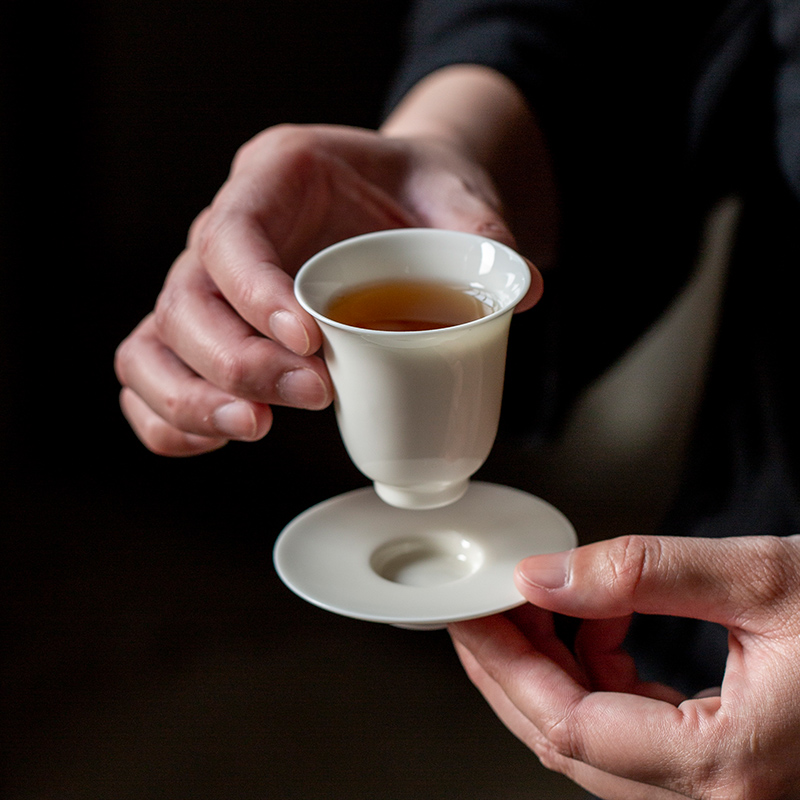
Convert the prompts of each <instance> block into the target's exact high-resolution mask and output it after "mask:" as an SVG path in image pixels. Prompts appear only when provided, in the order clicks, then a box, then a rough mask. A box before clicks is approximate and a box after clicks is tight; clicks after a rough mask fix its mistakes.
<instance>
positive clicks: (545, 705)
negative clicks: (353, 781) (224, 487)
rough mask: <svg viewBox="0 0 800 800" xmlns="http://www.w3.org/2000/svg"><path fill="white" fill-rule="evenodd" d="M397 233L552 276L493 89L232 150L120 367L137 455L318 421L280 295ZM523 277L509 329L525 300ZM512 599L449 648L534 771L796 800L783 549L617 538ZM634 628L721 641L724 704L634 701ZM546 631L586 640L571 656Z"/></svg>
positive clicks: (780, 542) (662, 690)
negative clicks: (516, 254) (694, 626)
mask: <svg viewBox="0 0 800 800" xmlns="http://www.w3.org/2000/svg"><path fill="white" fill-rule="evenodd" d="M520 220H525V224H524V225H521V224H520V222H519V221H520ZM403 226H431V227H441V228H450V229H455V230H463V231H471V232H475V233H481V234H484V235H489V236H492V237H493V238H495V239H498V240H499V241H502V242H505V243H507V244H509V245H512V246H516V247H517V248H518V249H521V251H522V252H523V253H525V254H526V255H527V256H528V257H529V258H531V259H532V262H533V263H536V264H537V266H539V267H540V268H542V269H544V270H546V269H547V268H548V267H549V266H550V264H551V263H552V262H553V261H554V260H555V257H556V255H557V245H558V201H557V193H556V191H555V187H554V181H553V177H552V172H551V169H550V161H549V158H548V154H547V147H546V143H545V141H544V138H543V136H542V134H541V132H540V130H539V128H538V126H537V123H536V119H535V117H534V115H533V114H532V112H531V110H530V109H529V108H528V107H527V105H526V103H525V101H524V100H523V99H522V97H521V95H520V94H519V92H518V91H517V90H516V88H515V87H514V86H513V85H512V84H511V83H510V82H509V81H508V80H507V79H505V78H504V77H502V76H501V75H499V74H497V73H495V72H493V71H492V70H489V69H485V68H482V67H472V66H466V65H463V66H455V67H450V68H447V69H444V70H441V71H439V72H436V73H433V74H432V75H431V76H429V77H428V78H426V79H425V80H423V81H422V82H421V83H420V84H419V85H418V86H417V87H415V89H413V90H412V91H411V92H410V93H409V95H408V96H407V98H406V99H405V100H404V101H403V102H402V103H401V104H400V105H399V107H398V108H397V110H396V111H395V112H394V113H393V114H392V116H391V117H390V118H389V119H388V120H387V122H386V124H385V125H384V126H383V127H382V129H381V130H380V131H366V130H359V129H353V128H346V127H332V126H278V127H275V128H271V129H269V130H266V131H264V132H263V133H261V134H259V135H258V136H256V137H255V138H254V139H253V140H251V141H250V142H248V143H247V144H245V145H244V146H243V147H242V148H241V150H240V151H239V152H238V153H237V155H236V158H235V159H234V162H233V165H232V168H231V171H230V175H229V177H228V180H227V181H226V182H225V184H224V185H223V186H222V187H221V189H220V190H219V192H218V193H217V195H216V197H215V198H214V199H213V201H212V202H211V204H210V205H209V207H208V208H206V209H205V210H204V211H203V212H201V214H200V215H199V216H198V217H197V219H196V220H195V222H194V224H193V225H192V227H191V229H190V231H189V236H188V239H187V245H186V248H185V250H184V251H183V252H182V253H181V254H180V255H179V257H178V258H177V259H176V261H175V263H174V264H173V265H172V268H171V269H170V271H169V273H168V275H167V277H166V280H165V282H164V286H163V289H162V291H161V293H160V295H159V297H158V300H157V302H156V304H155V308H154V310H153V311H152V313H150V314H148V315H147V317H145V319H144V320H142V322H141V323H140V324H139V325H138V326H137V327H136V329H135V330H134V331H133V332H132V333H131V334H130V335H129V336H128V337H127V338H126V339H125V341H124V342H122V344H121V345H120V346H119V348H118V351H117V355H116V360H115V366H116V371H117V375H118V377H119V380H120V383H121V384H122V391H121V395H120V403H121V407H122V410H123V412H124V414H125V416H126V417H127V419H128V421H129V422H130V425H131V427H132V428H133V430H134V431H135V432H136V434H137V435H138V436H139V438H140V439H141V440H142V442H143V443H144V444H145V445H146V446H147V447H148V448H149V449H151V450H152V451H154V452H156V453H160V454H163V455H169V456H187V455H195V454H198V453H204V452H207V451H211V450H215V449H217V448H219V447H222V446H223V445H225V444H226V443H227V442H228V441H229V440H231V439H237V440H242V441H252V440H256V439H260V438H261V437H263V436H264V435H265V434H266V433H267V432H268V431H269V429H270V426H271V424H272V411H271V406H273V405H276V404H281V405H289V406H296V407H298V408H305V409H320V408H324V407H325V406H327V405H328V404H329V403H330V401H331V397H332V389H331V384H330V378H329V376H328V372H327V370H326V368H325V365H324V363H323V361H322V360H321V358H320V357H319V356H318V355H317V351H318V349H319V347H320V344H321V338H320V332H319V329H318V328H317V326H316V323H315V322H314V321H313V319H312V318H311V317H310V316H308V315H307V314H306V313H305V312H304V311H303V310H302V309H301V308H300V306H299V305H298V303H297V302H296V300H295V299H294V295H293V292H292V278H293V275H294V274H295V273H296V271H297V269H298V268H299V267H300V265H301V264H302V263H303V262H304V261H305V259H307V258H308V257H309V256H310V255H312V254H313V253H315V252H317V251H318V250H319V249H321V248H322V247H324V246H326V245H328V244H331V243H333V242H335V241H337V240H340V239H342V238H345V237H348V236H353V235H356V234H360V233H365V232H369V231H374V230H380V229H385V228H394V227H403ZM531 270H532V278H533V280H532V286H531V290H530V292H529V293H528V295H527V296H526V298H525V299H524V301H523V302H522V303H521V304H520V306H519V310H525V309H528V308H530V307H531V306H533V305H534V304H535V303H536V302H537V301H538V299H539V297H540V295H541V293H542V279H541V274H540V272H539V270H538V269H536V268H534V267H533V266H532V265H531ZM517 583H518V587H519V589H520V591H521V592H522V594H523V596H524V597H525V598H526V599H527V600H528V601H529V604H528V605H525V606H523V607H521V608H520V609H517V610H516V611H515V612H513V613H509V614H507V615H502V616H497V617H490V618H486V619H481V620H473V621H471V622H464V623H460V624H458V625H454V626H452V629H451V632H452V636H453V639H454V642H455V645H456V648H457V651H458V653H459V655H460V657H461V659H462V661H463V663H464V667H465V669H466V670H467V673H468V674H469V675H470V677H471V679H472V680H473V681H474V682H475V684H476V685H477V687H478V688H479V689H480V691H481V692H482V693H483V694H484V695H485V697H486V698H487V700H488V701H489V702H490V703H491V705H492V706H493V707H494V709H495V711H496V712H497V714H498V715H499V716H500V718H501V719H502V720H503V721H504V722H505V724H506V725H507V726H508V727H509V729H510V730H511V731H513V732H514V733H515V734H516V735H517V736H518V737H519V738H520V739H522V741H524V742H525V743H526V744H527V745H528V746H529V747H530V748H531V749H532V750H533V751H534V752H535V753H536V754H537V755H538V756H539V758H540V759H541V760H542V761H543V763H544V764H545V765H547V766H548V767H550V768H552V769H555V770H558V771H560V772H563V773H564V774H565V775H568V776H569V777H571V778H572V779H573V780H575V781H576V782H578V783H580V784H582V785H584V786H586V787H587V788H589V789H590V790H592V791H594V792H595V793H596V794H598V795H599V796H601V797H604V798H609V800H637V799H638V798H647V800H660V798H674V797H692V798H703V800H722V799H723V798H724V800H777V799H778V798H781V799H782V800H785V799H787V798H792V797H800V759H798V758H797V754H798V752H800V703H798V698H799V697H800V667H798V664H800V541H798V538H797V537H792V538H786V539H775V538H771V537H758V538H752V539H749V538H737V539H729V540H725V539H722V540H714V541H705V540H696V539H687V540H681V539H667V538H664V537H627V538H623V539H616V540H612V541H609V542H600V543H597V544H593V545H589V546H586V547H583V548H578V549H576V550H574V551H571V552H570V553H568V554H562V555H561V556H558V555H556V556H538V557H536V558H531V559H528V560H526V561H524V562H523V563H522V564H521V565H520V566H519V569H518V572H517ZM634 611H638V612H642V613H659V614H677V615H683V616H688V617H696V618H701V619H708V620H713V621H716V622H719V623H721V624H723V625H725V626H727V627H728V629H729V630H730V654H729V657H728V665H727V667H728V668H727V672H726V675H725V681H724V683H723V686H722V687H721V689H720V690H719V691H716V692H715V691H714V690H712V691H711V692H709V693H708V696H705V697H702V698H691V699H688V698H684V697H681V696H679V695H678V694H677V693H676V692H675V691H674V690H672V689H671V688H669V687H666V686H659V685H653V684H647V683H644V682H643V681H641V680H640V679H639V677H638V675H637V674H636V670H635V667H634V665H633V663H632V661H631V659H630V658H629V657H628V656H627V654H626V653H625V652H624V650H623V649H622V647H621V643H622V641H623V639H624V636H625V631H626V630H627V626H628V621H629V618H630V615H631V613H632V612H634ZM553 612H558V613H562V614H568V615H573V616H576V617H579V618H582V619H584V620H585V621H584V624H583V626H582V628H581V631H580V634H579V636H578V639H577V641H576V648H575V652H574V653H572V652H570V651H568V650H567V649H566V648H565V647H564V645H563V644H561V643H560V642H559V641H558V639H557V638H556V637H555V635H554V632H553V622H552V613H553Z"/></svg>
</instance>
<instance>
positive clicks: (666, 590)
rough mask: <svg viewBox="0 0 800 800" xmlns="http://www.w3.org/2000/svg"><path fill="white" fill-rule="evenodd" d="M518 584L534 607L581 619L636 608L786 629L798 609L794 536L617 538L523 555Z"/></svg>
mask: <svg viewBox="0 0 800 800" xmlns="http://www.w3.org/2000/svg"><path fill="white" fill-rule="evenodd" d="M516 583H517V588H518V589H519V590H520V592H521V593H522V594H523V595H524V597H525V598H526V599H527V600H528V601H529V602H531V603H533V604H534V605H537V606H540V607H542V608H547V609H549V610H551V611H555V612H558V613H562V614H566V615H570V616H575V617H581V618H584V619H605V618H610V617H620V616H625V615H628V614H631V613H633V612H634V611H636V612H639V613H643V614H668V615H672V616H681V617H691V618H694V619H704V620H708V621H710V622H717V623H720V624H722V625H724V626H726V627H737V628H740V629H742V630H749V631H751V632H762V633H765V632H767V631H768V630H770V629H774V628H775V627H776V626H777V625H779V624H781V625H783V626H784V632H785V625H786V620H787V619H795V620H796V619H797V618H798V611H800V537H798V536H792V537H786V538H779V537H772V536H752V537H736V538H728V539H694V538H681V537H665V536H623V537H620V538H617V539H611V540H608V541H604V542H597V543H595V544H591V545H587V546H585V547H579V548H576V549H574V550H570V551H567V552H563V553H554V554H547V555H541V556H532V557H530V558H527V559H525V560H524V561H522V562H521V563H520V564H519V565H518V566H517V571H516ZM789 612H793V613H789ZM780 620H783V621H782V622H779V621H780Z"/></svg>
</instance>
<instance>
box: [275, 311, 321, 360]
mask: <svg viewBox="0 0 800 800" xmlns="http://www.w3.org/2000/svg"><path fill="white" fill-rule="evenodd" d="M269 330H270V333H271V334H272V336H273V337H274V338H275V339H277V340H278V341H279V342H280V343H281V344H283V345H285V346H286V347H288V348H289V349H290V350H292V351H293V352H295V353H297V354H298V355H301V356H304V355H306V354H307V353H308V351H309V349H310V347H311V341H310V340H309V338H308V333H307V332H306V327H305V325H303V323H302V322H300V318H299V317H298V316H297V315H296V314H293V313H292V312H291V311H276V312H275V313H274V314H273V315H272V316H271V317H270V318H269Z"/></svg>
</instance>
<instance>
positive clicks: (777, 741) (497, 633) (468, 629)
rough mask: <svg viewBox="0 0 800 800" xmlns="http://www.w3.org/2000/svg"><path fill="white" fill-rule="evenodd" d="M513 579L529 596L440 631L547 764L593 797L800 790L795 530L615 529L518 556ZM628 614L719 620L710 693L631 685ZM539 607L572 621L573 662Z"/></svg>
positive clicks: (618, 799)
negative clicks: (725, 634)
mask: <svg viewBox="0 0 800 800" xmlns="http://www.w3.org/2000/svg"><path fill="white" fill-rule="evenodd" d="M516 578H517V586H518V587H519V589H520V591H521V592H522V593H523V595H524V596H525V597H526V599H527V600H529V601H530V603H531V604H533V605H527V606H522V607H521V608H520V609H517V610H516V611H515V612H511V613H509V614H507V615H504V616H497V617H489V618H485V619H480V620H473V621H470V622H464V623H459V624H456V625H453V626H452V628H451V633H452V636H453V638H454V640H455V643H456V648H457V650H458V652H459V655H460V657H461V659H462V662H463V664H464V666H465V668H466V670H467V672H468V674H469V675H470V677H471V678H472V680H473V681H474V682H475V684H476V685H477V686H478V688H479V689H480V690H481V692H482V693H483V694H484V696H485V697H486V698H487V700H488V701H489V702H490V703H491V705H492V706H493V707H494V709H495V711H496V712H497V714H498V715H499V716H500V718H501V719H502V720H503V722H504V723H505V724H506V725H507V726H508V727H509V729H510V730H511V731H512V732H513V733H515V734H516V735H517V736H518V737H519V738H520V739H521V740H522V741H523V742H525V743H526V744H527V745H528V746H529V747H531V749H532V750H534V752H536V754H537V755H538V756H539V757H540V759H541V760H542V762H543V763H544V764H545V765H546V766H548V767H549V768H551V769H555V770H557V771H559V772H562V773H564V774H565V775H567V776H568V777H570V778H572V779H573V780H574V781H576V782H577V783H579V784H581V785H582V786H584V787H585V788H587V789H589V790H590V791H593V792H594V793H596V794H597V795H599V796H600V797H603V798H607V800H623V799H624V800H631V799H632V798H641V799H642V800H644V798H647V800H652V799H658V798H676V797H691V798H698V799H699V798H703V800H723V798H724V800H745V798H752V799H753V800H756V798H757V800H777V798H784V799H785V798H798V797H800V760H798V753H800V536H793V537H787V538H783V539H781V538H773V537H761V536H759V537H748V538H731V539H720V540H710V539H689V538H687V539H681V538H667V537H623V538H620V539H615V540H611V541H608V542H600V543H597V544H592V545H588V546H586V547H582V548H578V549H576V550H573V551H570V552H568V553H563V554H556V555H545V556H537V557H532V558H529V559H526V560H525V561H523V562H522V563H521V564H520V565H519V567H518V569H517V576H516ZM634 611H637V612H641V613H643V614H668V615H675V616H683V617H691V618H696V619H704V620H709V621H712V622H717V623H720V624H722V625H724V626H726V627H727V628H728V630H729V653H728V660H727V666H726V671H725V678H724V681H723V683H722V687H721V689H717V690H711V691H709V692H704V693H701V694H702V696H698V697H696V698H692V699H686V698H684V697H682V696H681V695H679V694H678V693H677V692H676V691H674V690H673V689H671V688H669V687H667V686H663V685H659V684H647V683H645V682H643V681H642V680H640V678H639V676H638V675H637V673H636V668H635V666H634V664H633V661H632V659H631V658H630V657H629V656H628V655H627V654H626V653H625V652H624V651H623V649H622V641H623V639H624V636H625V632H626V630H627V624H628V621H629V618H630V615H631V613H632V612H634ZM551 612H559V613H562V614H566V615H570V616H574V617H579V618H582V619H583V620H584V622H583V623H582V626H581V628H580V631H579V633H578V636H577V639H576V642H575V647H574V655H573V654H572V653H571V652H570V651H568V650H567V648H566V647H565V646H564V645H563V644H562V643H561V642H560V641H559V640H558V639H557V637H556V636H555V634H554V631H553V621H552V615H551ZM675 646H676V647H680V642H676V643H675Z"/></svg>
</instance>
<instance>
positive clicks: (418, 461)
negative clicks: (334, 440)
mask: <svg viewBox="0 0 800 800" xmlns="http://www.w3.org/2000/svg"><path fill="white" fill-rule="evenodd" d="M397 279H410V280H434V281H440V282H446V283H449V284H454V285H461V286H465V287H470V288H471V289H472V290H474V291H477V292H478V293H480V294H481V295H482V296H484V297H485V298H486V299H487V300H488V301H489V302H490V304H491V307H492V309H493V310H492V311H491V313H489V314H488V315H486V316H484V317H481V318H479V319H476V320H473V321H470V322H467V323H464V324H461V325H455V326H452V327H448V328H440V329H436V330H422V331H408V332H398V331H382V330H368V329H364V328H357V327H353V326H350V325H345V324H342V323H339V322H335V321H333V320H331V319H329V318H328V317H327V316H326V311H327V307H328V305H329V303H330V301H331V299H332V298H333V297H334V296H335V295H337V294H339V293H340V292H342V291H345V290H348V289H351V288H353V287H356V286H358V285H361V284H365V283H370V282H374V281H380V280H397ZM529 283H530V273H529V270H528V267H527V264H526V263H525V261H524V259H522V258H521V257H520V256H519V255H518V254H517V253H515V252H514V251H513V250H511V249H510V248H508V247H505V246H504V245H501V244H499V243H497V242H495V241H493V240H491V239H487V238H484V237H481V236H476V235H473V234H466V233H459V232H454V231H444V230H438V229H431V228H422V229H408V228H404V229H398V230H391V231H382V232H379V233H372V234H366V235H364V236H358V237H355V238H353V239H348V240H345V241H343V242H340V243H338V244H335V245H332V246H331V247H328V248H326V249H325V250H323V251H321V252H320V253H318V254H317V255H315V256H314V257H313V258H311V259H310V260H309V261H308V262H307V263H306V264H305V265H303V267H302V268H301V270H300V271H299V272H298V274H297V278H296V281H295V293H296V296H297V298H298V301H299V302H300V304H301V305H302V306H303V307H304V308H305V309H306V310H307V311H308V312H309V313H311V314H312V315H313V316H314V317H315V319H316V320H317V321H318V323H319V325H320V327H321V329H322V334H323V341H324V357H325V360H326V363H327V366H328V369H329V371H330V374H331V379H332V381H333V386H334V405H335V410H336V417H337V422H338V425H339V430H340V432H341V436H342V440H343V441H344V444H345V447H346V449H347V452H348V454H349V456H350V458H351V459H352V460H353V463H354V464H355V465H356V467H357V468H358V469H359V470H360V471H361V472H363V473H364V474H365V475H366V476H367V477H369V478H370V479H371V480H372V481H373V482H374V485H375V490H376V492H377V493H378V495H379V496H380V497H381V498H382V499H383V500H385V501H386V502H387V503H390V504H391V505H395V506H398V507H401V508H435V507H437V506H443V505H447V504H448V503H451V502H454V501H455V500H457V499H458V498H459V497H461V495H463V493H464V492H465V491H466V489H467V486H468V481H469V478H470V477H471V476H472V475H473V474H474V473H475V472H476V471H477V469H478V468H479V467H480V466H481V465H482V464H483V462H484V461H485V460H486V457H487V456H488V455H489V451H490V450H491V448H492V445H493V443H494V439H495V436H496V433H497V425H498V421H499V417H500V403H501V398H502V391H503V376H504V371H505V355H506V344H507V341H508V330H509V325H510V322H511V314H512V312H513V309H514V306H515V305H516V304H517V303H518V302H519V301H520V300H521V299H522V297H523V296H524V294H525V292H526V291H527V289H528V286H529Z"/></svg>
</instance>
